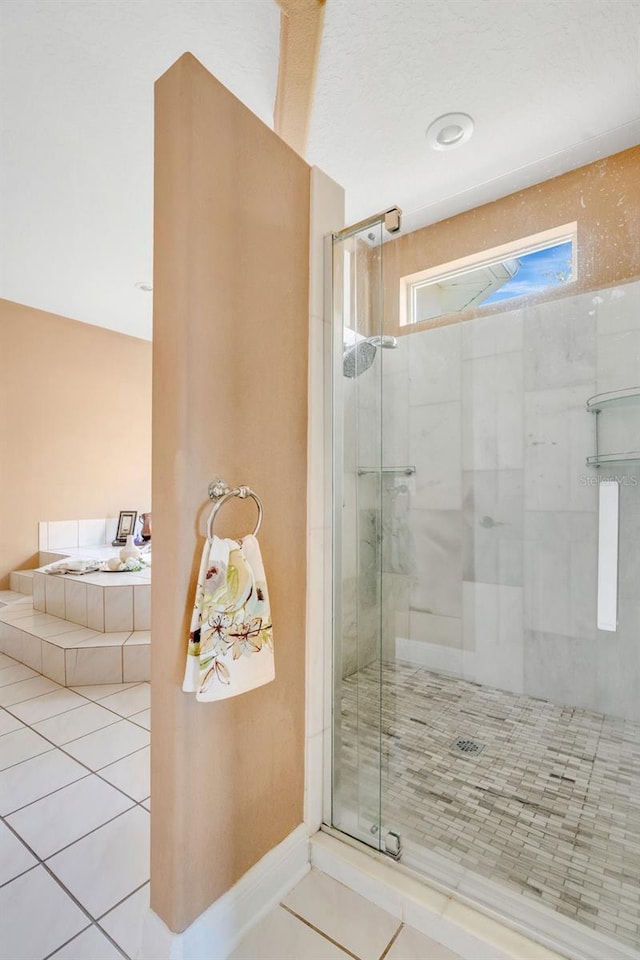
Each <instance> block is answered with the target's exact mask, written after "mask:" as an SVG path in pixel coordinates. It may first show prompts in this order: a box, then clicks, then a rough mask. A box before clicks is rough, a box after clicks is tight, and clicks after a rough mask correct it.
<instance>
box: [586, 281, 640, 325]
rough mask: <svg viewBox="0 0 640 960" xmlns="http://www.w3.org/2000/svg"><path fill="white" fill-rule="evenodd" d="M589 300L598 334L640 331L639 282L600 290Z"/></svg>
mask: <svg viewBox="0 0 640 960" xmlns="http://www.w3.org/2000/svg"><path fill="white" fill-rule="evenodd" d="M587 296H589V298H590V301H589V302H590V303H591V306H590V307H589V309H590V310H595V313H596V317H597V330H598V334H608V333H620V332H622V331H624V330H640V282H638V281H635V282H633V283H625V284H623V285H622V286H619V287H610V288H609V289H608V290H600V291H599V293H598V294H597V295H596V296H593V295H587Z"/></svg>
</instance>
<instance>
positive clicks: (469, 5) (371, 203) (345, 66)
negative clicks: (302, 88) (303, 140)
mask: <svg viewBox="0 0 640 960" xmlns="http://www.w3.org/2000/svg"><path fill="white" fill-rule="evenodd" d="M639 29H640V3H639V2H638V0H515V2H514V0H327V6H326V18H325V29H324V39H323V43H322V47H321V52H320V65H319V75H318V86H317V92H316V100H315V105H314V113H313V123H312V129H311V139H310V144H309V155H310V158H311V160H312V162H313V163H315V164H317V165H318V166H320V167H322V168H323V169H324V170H326V172H327V173H328V174H330V175H331V176H332V177H333V178H334V179H335V180H337V181H338V182H339V183H342V184H344V185H346V186H347V203H348V218H349V220H351V221H356V220H359V219H361V218H363V217H365V216H367V215H368V214H370V213H374V212H375V211H376V210H378V209H384V208H385V207H386V206H389V205H392V204H398V205H399V206H400V207H402V209H403V210H404V211H405V213H406V214H409V216H408V217H406V218H405V228H407V227H408V226H409V225H418V224H424V223H428V222H435V221H436V220H439V219H442V218H443V217H445V216H450V215H451V214H454V213H457V212H459V211H460V210H464V209H468V208H469V207H471V206H475V205H477V204H479V203H483V202H485V201H487V200H491V199H495V198H496V197H499V196H503V195H505V194H507V193H509V192H511V191H512V190H515V189H519V188H521V187H523V186H527V185H529V184H530V183H535V182H539V181H541V180H544V179H546V178H548V177H550V176H554V175H556V174H558V173H561V172H564V171H566V170H568V169H571V168H573V167H574V166H578V165H580V164H581V163H587V162H589V161H591V160H594V159H597V158H599V157H601V156H606V155H608V154H610V153H614V152H615V151H616V150H621V149H624V148H625V147H628V146H631V145H633V144H634V143H638V142H639V141H640V120H639V118H640V80H639V77H640V73H639V69H640V63H639V46H638V43H639ZM448 112H462V113H468V114H470V115H471V116H472V117H473V119H474V121H475V132H474V136H473V138H472V139H471V141H469V143H467V144H466V145H464V146H462V147H460V148H458V149H456V150H452V151H450V152H436V151H433V150H431V149H429V148H428V147H427V144H426V137H425V133H426V128H427V127H428V126H429V124H430V123H431V121H432V120H435V119H436V118H437V117H438V116H440V115H441V114H443V113H448Z"/></svg>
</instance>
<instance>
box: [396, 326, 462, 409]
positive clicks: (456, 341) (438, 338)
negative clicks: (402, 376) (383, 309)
mask: <svg viewBox="0 0 640 960" xmlns="http://www.w3.org/2000/svg"><path fill="white" fill-rule="evenodd" d="M462 326H463V325H462V324H461V323H451V324H447V326H444V327H435V328H434V329H432V330H422V331H421V332H419V333H413V334H410V335H409V336H408V337H403V340H407V341H408V342H409V346H410V350H409V368H408V369H409V378H408V388H409V403H410V405H411V406H412V407H417V406H422V405H423V404H428V403H445V402H447V401H455V400H460V397H461V394H462V383H461V365H460V360H461V350H462Z"/></svg>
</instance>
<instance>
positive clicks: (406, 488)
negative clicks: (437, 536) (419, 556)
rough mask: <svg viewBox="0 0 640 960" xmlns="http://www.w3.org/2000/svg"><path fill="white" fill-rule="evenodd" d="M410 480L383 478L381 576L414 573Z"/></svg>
mask: <svg viewBox="0 0 640 960" xmlns="http://www.w3.org/2000/svg"><path fill="white" fill-rule="evenodd" d="M412 486H413V478H409V477H402V476H385V477H384V478H383V494H382V544H381V550H382V570H383V573H401V574H409V573H415V572H416V571H415V561H414V557H415V549H414V532H413V512H412V509H411V503H412V499H413V498H412V496H411V488H412Z"/></svg>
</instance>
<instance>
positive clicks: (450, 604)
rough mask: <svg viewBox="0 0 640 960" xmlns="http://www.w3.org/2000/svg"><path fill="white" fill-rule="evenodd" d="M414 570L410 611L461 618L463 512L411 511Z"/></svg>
mask: <svg viewBox="0 0 640 960" xmlns="http://www.w3.org/2000/svg"><path fill="white" fill-rule="evenodd" d="M412 530H413V537H414V549H415V558H414V560H415V570H416V576H415V577H414V580H413V584H412V587H411V607H412V608H413V609H414V610H420V611H422V612H424V613H431V614H437V615H439V616H445V617H460V616H462V512H461V511H460V510H413V511H412Z"/></svg>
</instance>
